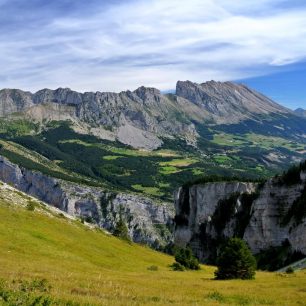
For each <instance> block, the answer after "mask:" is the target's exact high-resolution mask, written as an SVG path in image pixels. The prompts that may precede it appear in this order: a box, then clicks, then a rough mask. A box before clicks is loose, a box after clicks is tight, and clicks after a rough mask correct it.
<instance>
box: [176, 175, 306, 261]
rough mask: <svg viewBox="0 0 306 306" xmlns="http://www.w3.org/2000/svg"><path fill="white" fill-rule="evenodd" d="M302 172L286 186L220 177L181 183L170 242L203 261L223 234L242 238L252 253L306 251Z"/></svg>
mask: <svg viewBox="0 0 306 306" xmlns="http://www.w3.org/2000/svg"><path fill="white" fill-rule="evenodd" d="M305 195H306V176H305V173H303V172H301V173H300V181H299V182H298V183H296V184H292V185H289V186H288V185H286V184H285V183H283V182H282V181H281V180H280V179H279V178H273V179H271V180H268V181H267V182H266V183H265V184H258V183H246V182H244V183H243V182H220V183H205V184H198V185H193V186H191V187H182V188H180V189H179V190H178V191H177V192H176V194H175V210H176V216H175V233H174V241H175V244H176V245H179V246H182V247H185V246H187V245H189V246H190V247H191V248H192V249H193V251H194V253H195V254H196V255H197V256H198V257H199V258H200V259H201V260H202V261H204V262H214V260H215V258H216V255H217V252H218V248H219V247H220V244H222V242H223V241H224V239H226V238H228V237H233V236H235V237H240V238H243V239H244V240H245V241H246V242H247V243H248V245H249V247H250V248H251V250H252V252H253V253H254V254H257V253H259V252H262V251H265V250H268V249H270V248H271V247H272V248H273V247H281V246H282V245H284V244H286V245H290V247H291V250H292V252H299V253H301V254H304V255H305V256H306V213H305V207H306V197H305Z"/></svg>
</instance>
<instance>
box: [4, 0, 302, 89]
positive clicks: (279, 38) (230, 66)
mask: <svg viewBox="0 0 306 306" xmlns="http://www.w3.org/2000/svg"><path fill="white" fill-rule="evenodd" d="M250 2H251V1H242V0H237V1H231V0H215V1H213V0H189V1H181V0H128V1H126V0H125V1H119V0H117V1H98V0H88V1H81V0H75V1H72V0H61V1H60V0H54V1H43V0H28V1H22V0H9V1H8V0H0V67H1V69H0V82H1V87H2V88H3V87H11V88H12V87H14V88H23V89H26V90H31V91H35V90H38V89H40V88H44V87H49V88H56V87H64V86H67V87H71V88H73V89H75V90H79V91H92V90H103V91H121V90H125V89H128V88H129V89H134V88H136V87H138V86H140V85H145V86H153V87H158V88H160V89H162V90H166V89H171V88H174V86H175V82H176V81H177V80H178V79H181V80H186V79H190V80H193V81H197V82H202V81H206V80H211V79H216V80H221V81H223V80H235V79H242V78H247V77H254V76H259V75H264V74H268V73H270V72H271V71H274V70H275V69H280V68H281V67H285V66H286V65H289V64H292V63H298V62H299V61H303V60H305V58H306V5H305V4H303V2H304V1H294V0H292V1H285V0H284V1H281V0H278V1H277V0H257V1H252V2H253V3H252V4H250Z"/></svg>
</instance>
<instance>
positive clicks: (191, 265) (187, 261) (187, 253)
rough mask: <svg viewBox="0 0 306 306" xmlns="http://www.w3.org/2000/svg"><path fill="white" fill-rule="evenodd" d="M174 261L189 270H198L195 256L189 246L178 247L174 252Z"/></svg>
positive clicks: (198, 266)
mask: <svg viewBox="0 0 306 306" xmlns="http://www.w3.org/2000/svg"><path fill="white" fill-rule="evenodd" d="M175 261H176V263H179V264H181V265H182V266H183V267H185V268H186V269H190V270H199V269H200V265H199V261H198V260H197V258H195V257H194V256H193V254H192V250H191V249H190V248H185V249H184V248H180V249H177V250H176V252H175Z"/></svg>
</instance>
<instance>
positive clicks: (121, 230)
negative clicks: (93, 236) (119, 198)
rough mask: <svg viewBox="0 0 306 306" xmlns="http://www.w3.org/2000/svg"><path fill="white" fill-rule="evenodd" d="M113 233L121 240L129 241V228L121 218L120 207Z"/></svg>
mask: <svg viewBox="0 0 306 306" xmlns="http://www.w3.org/2000/svg"><path fill="white" fill-rule="evenodd" d="M113 235H114V236H116V237H118V238H121V239H123V240H127V241H130V240H131V239H130V236H129V230H128V227H127V225H126V223H125V222H124V221H123V218H122V209H121V208H120V212H119V220H118V222H117V224H116V227H115V229H114V232H113Z"/></svg>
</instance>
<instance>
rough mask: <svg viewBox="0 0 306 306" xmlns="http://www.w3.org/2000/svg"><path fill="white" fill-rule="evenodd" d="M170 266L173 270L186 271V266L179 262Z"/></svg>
mask: <svg viewBox="0 0 306 306" xmlns="http://www.w3.org/2000/svg"><path fill="white" fill-rule="evenodd" d="M170 267H171V268H172V270H173V271H185V267H184V266H183V265H181V264H180V263H179V262H174V263H173V264H172V265H171V266H170Z"/></svg>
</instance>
